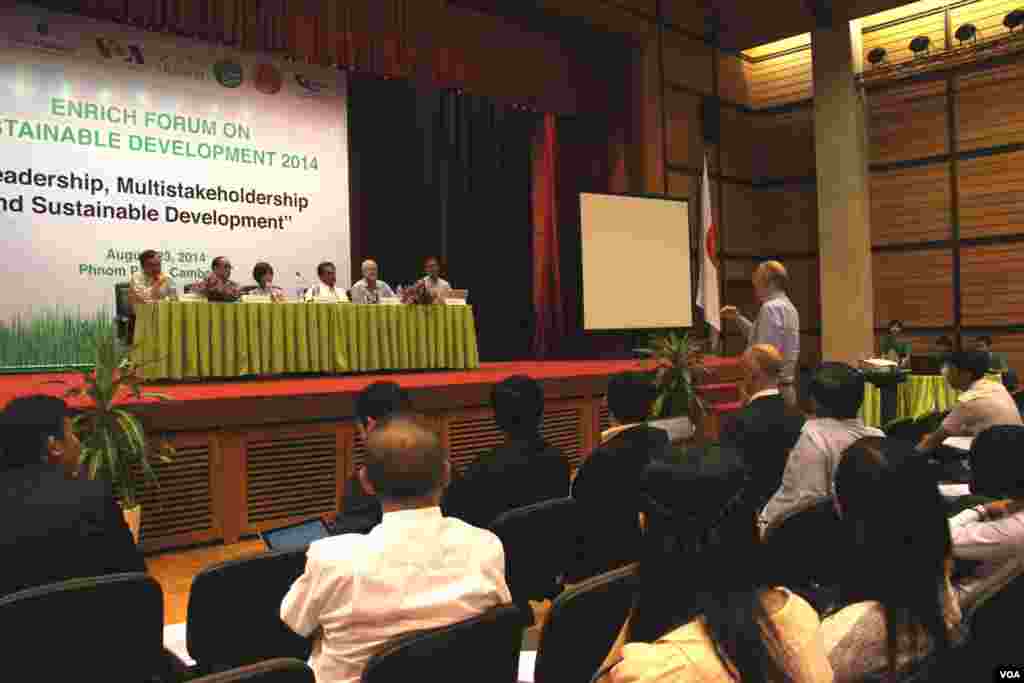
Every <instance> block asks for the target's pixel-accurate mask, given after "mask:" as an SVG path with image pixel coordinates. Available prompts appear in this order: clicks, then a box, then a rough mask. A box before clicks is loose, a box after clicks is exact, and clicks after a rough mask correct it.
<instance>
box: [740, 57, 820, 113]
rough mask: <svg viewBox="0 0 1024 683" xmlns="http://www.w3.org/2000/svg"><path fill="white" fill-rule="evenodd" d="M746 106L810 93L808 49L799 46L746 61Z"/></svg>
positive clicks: (806, 96) (771, 104)
mask: <svg viewBox="0 0 1024 683" xmlns="http://www.w3.org/2000/svg"><path fill="white" fill-rule="evenodd" d="M747 77H748V86H747V87H748V88H749V91H750V106H751V107H753V108H754V109H763V108H765V107H777V106H779V105H782V104H790V103H792V102H800V101H803V100H809V99H811V98H812V97H814V74H813V72H812V70H811V50H810V48H808V49H806V50H800V51H797V52H794V53H792V54H788V55H785V56H781V57H776V58H774V59H766V60H764V61H759V62H754V63H752V64H748V65H747Z"/></svg>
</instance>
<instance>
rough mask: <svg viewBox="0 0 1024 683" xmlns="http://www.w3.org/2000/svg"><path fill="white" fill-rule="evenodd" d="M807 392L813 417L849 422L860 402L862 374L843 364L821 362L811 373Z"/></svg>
mask: <svg viewBox="0 0 1024 683" xmlns="http://www.w3.org/2000/svg"><path fill="white" fill-rule="evenodd" d="M810 393H811V398H812V399H813V400H814V408H815V410H814V414H815V415H816V416H818V417H831V418H835V419H837V420H852V419H853V418H855V417H857V413H858V412H859V411H860V406H861V403H863V402H864V375H863V374H862V373H861V372H860V371H858V370H857V369H855V368H853V367H851V366H849V365H847V364H846V363H835V362H831V363H822V364H821V365H819V366H818V367H817V369H816V370H815V371H814V376H813V377H812V379H811V386H810Z"/></svg>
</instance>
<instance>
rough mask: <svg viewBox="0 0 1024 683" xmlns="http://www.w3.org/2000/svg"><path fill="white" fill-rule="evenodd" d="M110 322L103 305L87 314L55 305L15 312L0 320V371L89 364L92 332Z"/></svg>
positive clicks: (93, 333) (111, 320) (108, 314)
mask: <svg viewBox="0 0 1024 683" xmlns="http://www.w3.org/2000/svg"><path fill="white" fill-rule="evenodd" d="M113 324H114V319H113V315H112V314H111V313H110V311H109V310H105V309H101V310H100V311H97V312H95V313H93V314H92V315H89V314H86V313H83V312H81V311H78V310H72V309H69V308H63V307H59V306H58V307H51V308H40V309H37V310H32V311H30V312H29V313H27V314H24V315H16V316H14V317H12V318H11V319H10V320H7V321H5V322H2V323H0V372H17V371H31V370H39V369H59V368H64V367H68V366H76V365H92V363H93V361H94V360H95V350H94V346H93V339H94V338H95V335H96V332H97V331H99V330H109V329H110V328H111V327H113Z"/></svg>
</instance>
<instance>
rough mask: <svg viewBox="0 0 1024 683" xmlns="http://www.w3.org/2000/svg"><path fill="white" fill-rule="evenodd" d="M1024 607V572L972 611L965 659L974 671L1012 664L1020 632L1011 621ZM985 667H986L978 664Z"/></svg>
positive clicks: (1017, 616) (1017, 647) (1017, 651)
mask: <svg viewBox="0 0 1024 683" xmlns="http://www.w3.org/2000/svg"><path fill="white" fill-rule="evenodd" d="M1022 609H1024V575H1022V576H1019V577H1017V578H1016V579H1014V580H1013V581H1012V582H1010V584H1009V585H1008V586H1006V588H1004V589H1003V590H1001V591H999V592H998V593H996V594H995V595H993V596H992V597H991V598H989V599H988V600H986V601H985V602H984V603H982V604H981V605H979V606H978V607H977V608H976V609H975V610H974V611H973V613H972V614H971V620H970V626H971V642H970V646H969V648H968V650H969V655H968V659H969V661H970V662H971V665H972V667H977V671H988V670H990V669H991V668H992V667H993V666H995V665H996V664H1011V663H1013V662H1014V660H1015V659H1019V658H1018V657H1017V653H1019V651H1020V632H1019V631H1017V629H1016V628H1014V626H1013V624H1015V623H1017V622H1016V620H1017V619H1018V618H1019V617H1020V614H1021V610H1022ZM981 667H985V668H981Z"/></svg>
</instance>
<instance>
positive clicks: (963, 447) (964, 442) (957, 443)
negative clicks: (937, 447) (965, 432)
mask: <svg viewBox="0 0 1024 683" xmlns="http://www.w3.org/2000/svg"><path fill="white" fill-rule="evenodd" d="M972 443H974V437H973V436H948V437H946V439H945V440H944V441H943V442H942V445H943V446H949V447H950V448H955V449H956V450H958V451H969V450H971V444H972Z"/></svg>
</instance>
